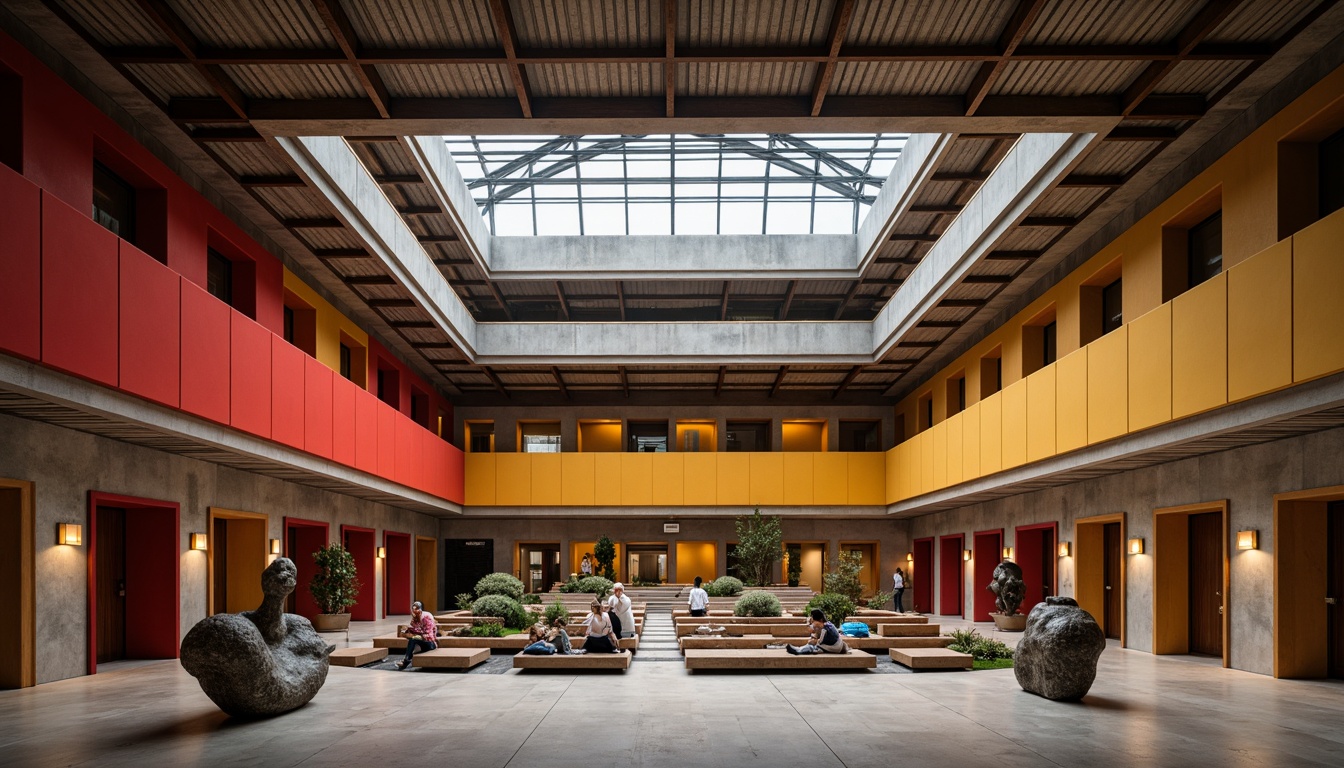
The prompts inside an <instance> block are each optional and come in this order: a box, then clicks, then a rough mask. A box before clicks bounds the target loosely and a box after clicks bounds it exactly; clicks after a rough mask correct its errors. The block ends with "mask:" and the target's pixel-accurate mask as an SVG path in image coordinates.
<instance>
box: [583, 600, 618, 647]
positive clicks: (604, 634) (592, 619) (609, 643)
mask: <svg viewBox="0 0 1344 768" xmlns="http://www.w3.org/2000/svg"><path fill="white" fill-rule="evenodd" d="M588 607H589V608H590V609H591V610H592V613H590V614H588V618H586V619H584V620H583V625H584V627H585V628H586V629H585V630H584V640H583V652H584V653H619V652H620V648H619V647H618V646H617V643H618V642H619V641H618V640H617V639H616V635H615V634H614V633H613V632H612V631H611V621H610V620H609V619H608V618H607V614H606V613H604V612H603V611H602V603H599V602H598V601H596V600H594V601H593V602H592V603H591V604H590V605H589V606H588Z"/></svg>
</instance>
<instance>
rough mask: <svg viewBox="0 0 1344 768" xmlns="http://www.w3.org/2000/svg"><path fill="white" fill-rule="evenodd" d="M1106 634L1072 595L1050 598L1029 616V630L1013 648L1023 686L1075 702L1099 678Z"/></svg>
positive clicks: (1055, 698) (1019, 678)
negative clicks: (1099, 664) (1100, 659)
mask: <svg viewBox="0 0 1344 768" xmlns="http://www.w3.org/2000/svg"><path fill="white" fill-rule="evenodd" d="M1105 648H1106V634H1105V633H1104V632H1102V631H1101V626H1100V625H1098V624H1097V621H1096V619H1094V618H1092V614H1090V613H1088V612H1087V611H1084V610H1083V609H1082V608H1079V607H1078V603H1077V602H1076V601H1075V600H1074V599H1073V598H1071V597H1047V598H1046V599H1045V602H1044V603H1039V604H1037V605H1036V607H1035V608H1032V609H1031V613H1030V614H1028V615H1027V630H1026V632H1025V633H1024V634H1023V635H1022V640H1021V642H1019V643H1018V644H1017V649H1016V650H1015V651H1014V652H1013V672H1014V673H1015V674H1016V675H1017V683H1018V685H1021V686H1022V690H1024V691H1029V692H1031V693H1034V694H1037V695H1038V696H1044V697H1045V698H1047V699H1053V700H1054V701H1077V700H1078V699H1081V698H1083V696H1085V695H1087V691H1088V689H1090V688H1091V687H1092V681H1093V680H1095V679H1096V677H1097V658H1098V657H1100V656H1101V652H1102V650H1103V649H1105Z"/></svg>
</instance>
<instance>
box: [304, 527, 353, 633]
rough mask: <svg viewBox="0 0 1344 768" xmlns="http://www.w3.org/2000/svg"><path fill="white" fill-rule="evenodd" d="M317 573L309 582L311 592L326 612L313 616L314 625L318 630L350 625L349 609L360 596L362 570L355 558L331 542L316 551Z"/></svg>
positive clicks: (332, 629) (334, 630) (344, 627)
mask: <svg viewBox="0 0 1344 768" xmlns="http://www.w3.org/2000/svg"><path fill="white" fill-rule="evenodd" d="M313 561H314V562H316V563H317V573H315V574H313V580H312V581H311V582H309V584H308V591H309V592H311V593H312V594H313V599H314V600H316V601H317V607H318V608H319V609H320V610H321V611H322V612H321V613H319V614H318V615H317V616H314V617H313V628H314V629H316V630H317V631H318V632H337V631H342V630H345V629H348V628H349V627H350V614H349V613H348V612H347V611H346V609H347V608H349V607H350V606H352V605H354V604H355V602H356V601H355V598H356V597H358V596H359V580H358V579H357V578H356V577H357V576H358V573H357V571H356V569H355V558H354V556H353V555H351V554H350V553H349V552H348V551H347V550H346V548H345V547H343V546H341V545H340V544H330V545H328V546H325V547H323V548H322V549H319V550H318V551H316V552H314V553H313Z"/></svg>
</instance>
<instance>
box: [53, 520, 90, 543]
mask: <svg viewBox="0 0 1344 768" xmlns="http://www.w3.org/2000/svg"><path fill="white" fill-rule="evenodd" d="M56 543H57V544H69V545H70V546H72V547H78V546H80V545H81V544H83V543H84V526H82V525H80V524H79V523H61V524H60V525H59V526H58V527H57V531H56Z"/></svg>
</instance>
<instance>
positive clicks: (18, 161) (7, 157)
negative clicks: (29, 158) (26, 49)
mask: <svg viewBox="0 0 1344 768" xmlns="http://www.w3.org/2000/svg"><path fill="white" fill-rule="evenodd" d="M0 163H4V164H5V165H7V166H9V167H10V168H13V169H14V170H15V171H17V172H18V173H23V79H22V78H20V77H19V76H18V75H17V74H15V73H14V72H13V71H12V70H10V69H8V68H6V67H4V66H0Z"/></svg>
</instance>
